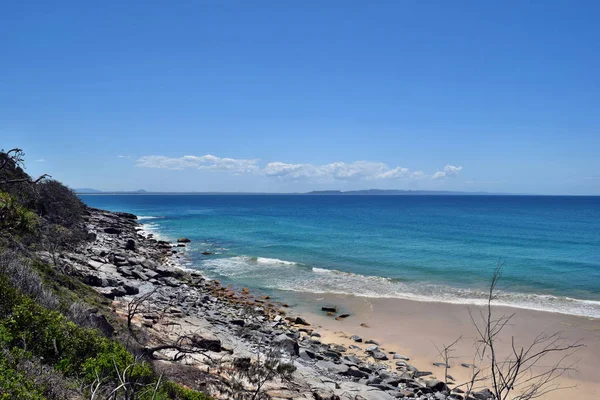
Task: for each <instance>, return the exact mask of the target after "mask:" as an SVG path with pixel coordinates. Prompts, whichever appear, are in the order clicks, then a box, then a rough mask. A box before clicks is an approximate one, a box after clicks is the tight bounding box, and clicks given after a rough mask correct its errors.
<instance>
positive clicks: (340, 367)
mask: <svg viewBox="0 0 600 400" xmlns="http://www.w3.org/2000/svg"><path fill="white" fill-rule="evenodd" d="M315 367H317V368H319V369H324V370H326V371H329V372H333V373H335V374H344V373H346V372H347V371H348V370H349V369H350V368H349V367H348V366H347V365H344V364H336V363H333V362H331V361H317V363H316V364H315Z"/></svg>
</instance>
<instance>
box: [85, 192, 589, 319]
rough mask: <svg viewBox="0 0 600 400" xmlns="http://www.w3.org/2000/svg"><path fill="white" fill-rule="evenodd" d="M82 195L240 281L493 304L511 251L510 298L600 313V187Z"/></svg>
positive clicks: (222, 276)
mask: <svg viewBox="0 0 600 400" xmlns="http://www.w3.org/2000/svg"><path fill="white" fill-rule="evenodd" d="M81 197H82V199H83V201H85V202H86V203H87V204H89V205H91V206H94V207H99V208H105V209H109V210H113V211H127V212H132V213H134V214H136V215H138V216H140V217H141V221H140V222H142V223H144V224H145V226H146V229H147V230H150V231H152V232H153V233H155V234H156V235H158V236H159V237H161V236H162V237H163V238H165V239H174V238H177V237H181V236H185V237H188V238H190V239H192V244H191V246H189V248H188V254H189V256H190V258H191V260H192V264H191V267H193V268H197V269H200V270H202V271H204V273H205V274H206V275H208V276H209V277H211V278H214V279H219V280H221V281H223V282H227V283H231V284H233V285H237V286H250V287H252V288H255V289H260V290H267V291H275V292H276V291H304V292H314V293H324V292H329V293H351V294H357V295H363V296H372V297H398V298H406V299H416V300H423V301H444V302H452V303H467V304H481V303H482V302H483V301H484V300H485V290H486V285H487V284H488V282H489V279H490V276H491V274H492V273H493V270H494V268H495V267H496V265H497V263H498V262H499V260H502V261H503V262H504V263H505V267H504V274H503V278H502V281H501V285H500V286H502V287H503V288H504V290H503V292H502V294H501V296H500V297H499V299H498V302H499V303H500V304H507V305H512V306H516V307H523V308H530V309H538V310H547V311H555V312H562V313H566V314H575V315H583V316H589V317H595V318H600V197H558V196H306V195H304V196H303V195H265V196H262V195H249V196H246V195H230V196H226V195H214V196H208V195H82V196H81ZM203 251H210V252H213V253H214V254H213V255H210V256H205V255H202V254H201V253H202V252H203Z"/></svg>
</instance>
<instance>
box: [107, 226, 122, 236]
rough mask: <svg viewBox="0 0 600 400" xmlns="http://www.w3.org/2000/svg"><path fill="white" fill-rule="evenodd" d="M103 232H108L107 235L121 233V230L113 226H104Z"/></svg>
mask: <svg viewBox="0 0 600 400" xmlns="http://www.w3.org/2000/svg"><path fill="white" fill-rule="evenodd" d="M104 232H105V233H108V234H109V235H120V234H121V233H123V231H122V230H121V229H119V228H116V227H113V226H110V227H108V228H104Z"/></svg>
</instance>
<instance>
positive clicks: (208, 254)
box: [202, 251, 213, 256]
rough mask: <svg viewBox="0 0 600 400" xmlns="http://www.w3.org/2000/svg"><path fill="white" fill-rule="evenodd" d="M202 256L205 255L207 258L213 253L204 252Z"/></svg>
mask: <svg viewBox="0 0 600 400" xmlns="http://www.w3.org/2000/svg"><path fill="white" fill-rule="evenodd" d="M202 254H203V255H205V256H210V255H212V254H213V253H212V252H210V251H203V252H202Z"/></svg>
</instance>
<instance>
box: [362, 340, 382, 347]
mask: <svg viewBox="0 0 600 400" xmlns="http://www.w3.org/2000/svg"><path fill="white" fill-rule="evenodd" d="M365 344H376V345H377V346H379V343H377V341H375V340H373V339H369V340H367V341H366V342H365Z"/></svg>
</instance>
